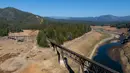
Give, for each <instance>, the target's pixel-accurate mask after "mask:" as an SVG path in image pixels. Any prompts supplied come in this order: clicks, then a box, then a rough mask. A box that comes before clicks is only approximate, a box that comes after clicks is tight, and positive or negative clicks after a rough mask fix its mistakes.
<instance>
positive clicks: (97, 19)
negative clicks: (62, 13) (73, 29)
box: [51, 15, 130, 22]
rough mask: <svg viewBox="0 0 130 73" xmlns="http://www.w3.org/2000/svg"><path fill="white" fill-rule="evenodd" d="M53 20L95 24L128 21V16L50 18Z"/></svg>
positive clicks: (129, 19) (129, 18)
mask: <svg viewBox="0 0 130 73" xmlns="http://www.w3.org/2000/svg"><path fill="white" fill-rule="evenodd" d="M51 18H54V19H65V20H81V21H95V22H113V21H130V16H114V15H102V16H98V17H51Z"/></svg>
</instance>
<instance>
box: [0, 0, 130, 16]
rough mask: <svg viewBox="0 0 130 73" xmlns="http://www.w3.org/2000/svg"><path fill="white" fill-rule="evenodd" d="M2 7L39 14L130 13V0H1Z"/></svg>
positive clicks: (118, 14) (98, 14)
mask: <svg viewBox="0 0 130 73" xmlns="http://www.w3.org/2000/svg"><path fill="white" fill-rule="evenodd" d="M4 7H15V8H18V9H20V10H23V11H27V12H31V13H34V14H37V15H41V16H61V17H64V16H65V17H89V16H100V15H106V14H112V15H116V16H127V15H130V0H1V1H0V8H4Z"/></svg>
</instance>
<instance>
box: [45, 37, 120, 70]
mask: <svg viewBox="0 0 130 73" xmlns="http://www.w3.org/2000/svg"><path fill="white" fill-rule="evenodd" d="M47 41H48V42H49V45H50V46H51V47H53V50H54V51H56V53H57V55H58V62H59V63H60V62H61V60H62V61H63V62H64V65H65V67H66V68H67V69H68V71H69V73H74V71H73V70H72V69H71V67H70V66H69V65H68V60H67V57H68V58H71V59H73V61H75V62H76V63H78V64H79V65H80V71H79V72H80V73H119V72H117V71H115V70H112V69H110V68H108V67H106V66H104V65H102V64H99V63H97V62H95V61H93V60H90V59H89V58H86V57H84V56H82V55H80V54H78V53H76V52H74V51H71V50H69V49H67V48H65V47H63V46H61V45H58V44H56V43H54V42H52V41H51V40H47Z"/></svg>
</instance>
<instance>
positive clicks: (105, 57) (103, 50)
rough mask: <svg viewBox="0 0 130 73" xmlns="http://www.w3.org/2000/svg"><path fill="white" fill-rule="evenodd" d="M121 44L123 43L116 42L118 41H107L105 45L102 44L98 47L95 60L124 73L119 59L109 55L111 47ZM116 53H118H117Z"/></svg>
mask: <svg viewBox="0 0 130 73" xmlns="http://www.w3.org/2000/svg"><path fill="white" fill-rule="evenodd" d="M121 45H122V44H121V43H119V42H116V43H107V44H105V45H102V46H100V47H99V48H98V52H97V55H96V56H95V57H94V58H93V60H95V61H96V62H98V63H100V64H103V65H105V66H107V67H109V68H111V69H113V70H116V71H118V72H120V73H123V70H122V67H121V64H120V62H119V60H116V61H115V60H113V59H112V58H111V57H110V56H109V53H108V51H109V49H111V48H112V47H120V46H121ZM119 49H120V48H119ZM117 52H118V51H117ZM115 55H116V53H115Z"/></svg>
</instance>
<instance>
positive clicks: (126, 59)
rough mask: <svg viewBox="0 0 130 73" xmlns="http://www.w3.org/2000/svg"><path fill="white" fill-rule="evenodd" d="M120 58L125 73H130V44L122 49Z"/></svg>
mask: <svg viewBox="0 0 130 73" xmlns="http://www.w3.org/2000/svg"><path fill="white" fill-rule="evenodd" d="M120 56H121V62H122V66H123V70H124V73H130V43H127V44H125V45H124V46H123V47H122V48H121V51H120Z"/></svg>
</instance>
